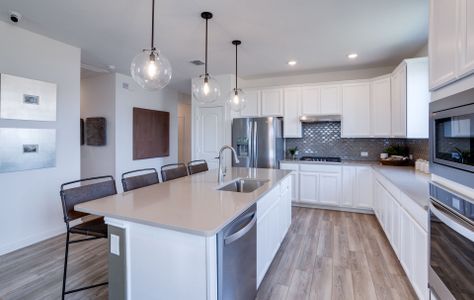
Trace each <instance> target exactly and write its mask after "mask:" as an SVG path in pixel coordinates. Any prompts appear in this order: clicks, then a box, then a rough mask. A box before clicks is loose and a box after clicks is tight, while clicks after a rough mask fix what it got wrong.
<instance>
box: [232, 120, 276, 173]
mask: <svg viewBox="0 0 474 300" xmlns="http://www.w3.org/2000/svg"><path fill="white" fill-rule="evenodd" d="M232 147H234V148H235V150H236V151H237V156H238V157H239V160H240V162H239V163H235V161H232V166H234V167H249V168H274V169H276V168H279V163H280V160H282V159H283V155H284V153H283V120H282V119H281V118H275V117H268V118H237V119H234V120H233V121H232Z"/></svg>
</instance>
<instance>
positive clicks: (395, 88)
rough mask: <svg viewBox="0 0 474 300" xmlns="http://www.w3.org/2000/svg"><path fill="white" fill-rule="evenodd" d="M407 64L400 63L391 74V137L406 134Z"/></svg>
mask: <svg viewBox="0 0 474 300" xmlns="http://www.w3.org/2000/svg"><path fill="white" fill-rule="evenodd" d="M406 78H407V66H406V64H405V63H403V64H401V65H400V66H399V67H398V68H397V69H396V70H395V71H394V72H393V74H392V77H391V85H392V104H391V111H392V113H391V119H392V133H391V136H392V137H405V136H406V130H407V125H406V115H407V82H406Z"/></svg>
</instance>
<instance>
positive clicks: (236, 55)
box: [235, 43, 238, 92]
mask: <svg viewBox="0 0 474 300" xmlns="http://www.w3.org/2000/svg"><path fill="white" fill-rule="evenodd" d="M237 46H238V44H237V43H236V44H235V92H237V78H238V76H237V74H238V73H237Z"/></svg>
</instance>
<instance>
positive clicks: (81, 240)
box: [59, 176, 117, 300]
mask: <svg viewBox="0 0 474 300" xmlns="http://www.w3.org/2000/svg"><path fill="white" fill-rule="evenodd" d="M101 179H110V180H111V181H112V183H113V186H114V189H115V193H117V187H116V185H115V179H114V178H113V177H112V176H98V177H91V178H85V179H80V180H75V181H70V182H66V183H63V184H62V185H61V191H60V193H59V194H60V196H61V203H62V206H63V212H64V222H65V223H66V250H65V253H64V269H63V284H62V293H61V299H63V300H64V298H65V296H66V295H67V294H72V293H76V292H80V291H83V290H87V289H92V288H95V287H99V286H103V285H107V284H108V282H107V281H106V282H102V283H98V284H93V285H89V286H85V287H81V288H77V289H72V290H69V291H66V277H67V262H68V255H69V245H71V244H76V243H80V242H86V241H92V240H97V239H102V238H107V236H105V237H100V236H94V237H91V238H84V239H79V240H74V241H71V240H70V234H71V227H70V226H69V222H71V221H73V220H77V219H78V218H75V219H71V218H69V217H68V211H67V207H66V204H65V200H64V191H65V190H64V187H65V186H67V185H71V184H75V183H80V182H85V181H93V180H101ZM85 215H87V214H84V216H85ZM84 235H86V236H88V235H87V234H84Z"/></svg>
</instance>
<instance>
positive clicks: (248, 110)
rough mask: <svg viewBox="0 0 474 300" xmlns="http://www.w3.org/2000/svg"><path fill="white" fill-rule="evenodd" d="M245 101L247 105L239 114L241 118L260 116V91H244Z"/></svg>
mask: <svg viewBox="0 0 474 300" xmlns="http://www.w3.org/2000/svg"><path fill="white" fill-rule="evenodd" d="M245 93H246V95H245V99H246V100H247V104H246V105H245V108H244V109H242V111H241V112H240V116H241V117H258V116H260V91H258V90H247V91H245Z"/></svg>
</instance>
